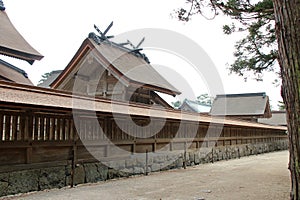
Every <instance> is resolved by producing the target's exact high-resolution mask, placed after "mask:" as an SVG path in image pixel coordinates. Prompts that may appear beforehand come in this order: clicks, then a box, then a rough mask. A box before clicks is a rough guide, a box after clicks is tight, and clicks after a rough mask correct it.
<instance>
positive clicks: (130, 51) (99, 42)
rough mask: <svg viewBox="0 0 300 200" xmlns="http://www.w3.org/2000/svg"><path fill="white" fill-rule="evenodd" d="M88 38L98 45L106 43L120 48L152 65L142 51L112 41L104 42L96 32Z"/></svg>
mask: <svg viewBox="0 0 300 200" xmlns="http://www.w3.org/2000/svg"><path fill="white" fill-rule="evenodd" d="M88 38H90V39H92V40H94V42H96V43H97V44H98V45H100V44H101V43H104V44H108V45H111V46H113V47H116V48H119V49H121V50H123V51H126V52H127V53H131V54H133V55H135V56H136V57H139V58H142V59H144V60H145V61H146V62H147V63H149V64H150V61H149V58H148V57H147V56H146V54H144V53H141V52H139V51H140V50H142V49H130V48H128V47H125V46H124V45H121V44H118V43H116V42H113V41H110V40H103V39H101V38H100V37H99V36H98V35H97V34H96V33H94V32H91V33H89V35H88Z"/></svg>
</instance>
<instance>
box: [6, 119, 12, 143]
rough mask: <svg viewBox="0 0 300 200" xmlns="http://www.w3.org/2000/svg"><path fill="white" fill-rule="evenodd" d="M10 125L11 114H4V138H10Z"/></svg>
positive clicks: (7, 139)
mask: <svg viewBox="0 0 300 200" xmlns="http://www.w3.org/2000/svg"><path fill="white" fill-rule="evenodd" d="M10 127H11V116H10V115H5V140H6V141H9V140H10V139H11V138H10Z"/></svg>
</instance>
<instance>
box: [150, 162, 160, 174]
mask: <svg viewBox="0 0 300 200" xmlns="http://www.w3.org/2000/svg"><path fill="white" fill-rule="evenodd" d="M159 170H160V164H158V163H153V164H152V165H151V171H152V172H156V171H159Z"/></svg>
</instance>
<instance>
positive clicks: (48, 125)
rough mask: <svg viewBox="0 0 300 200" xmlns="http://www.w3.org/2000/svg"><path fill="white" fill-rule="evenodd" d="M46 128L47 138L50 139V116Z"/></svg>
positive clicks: (47, 118)
mask: <svg viewBox="0 0 300 200" xmlns="http://www.w3.org/2000/svg"><path fill="white" fill-rule="evenodd" d="M45 120H46V128H45V129H46V130H45V140H49V139H50V118H49V117H46V118H45Z"/></svg>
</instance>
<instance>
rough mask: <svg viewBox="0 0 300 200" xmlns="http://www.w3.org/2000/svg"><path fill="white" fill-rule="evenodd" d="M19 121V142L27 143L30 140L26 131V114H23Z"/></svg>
mask: <svg viewBox="0 0 300 200" xmlns="http://www.w3.org/2000/svg"><path fill="white" fill-rule="evenodd" d="M19 120H20V132H19V135H18V140H22V141H25V140H27V139H28V132H27V131H26V121H27V117H26V116H25V115H24V114H22V115H21V116H20V118H19Z"/></svg>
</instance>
